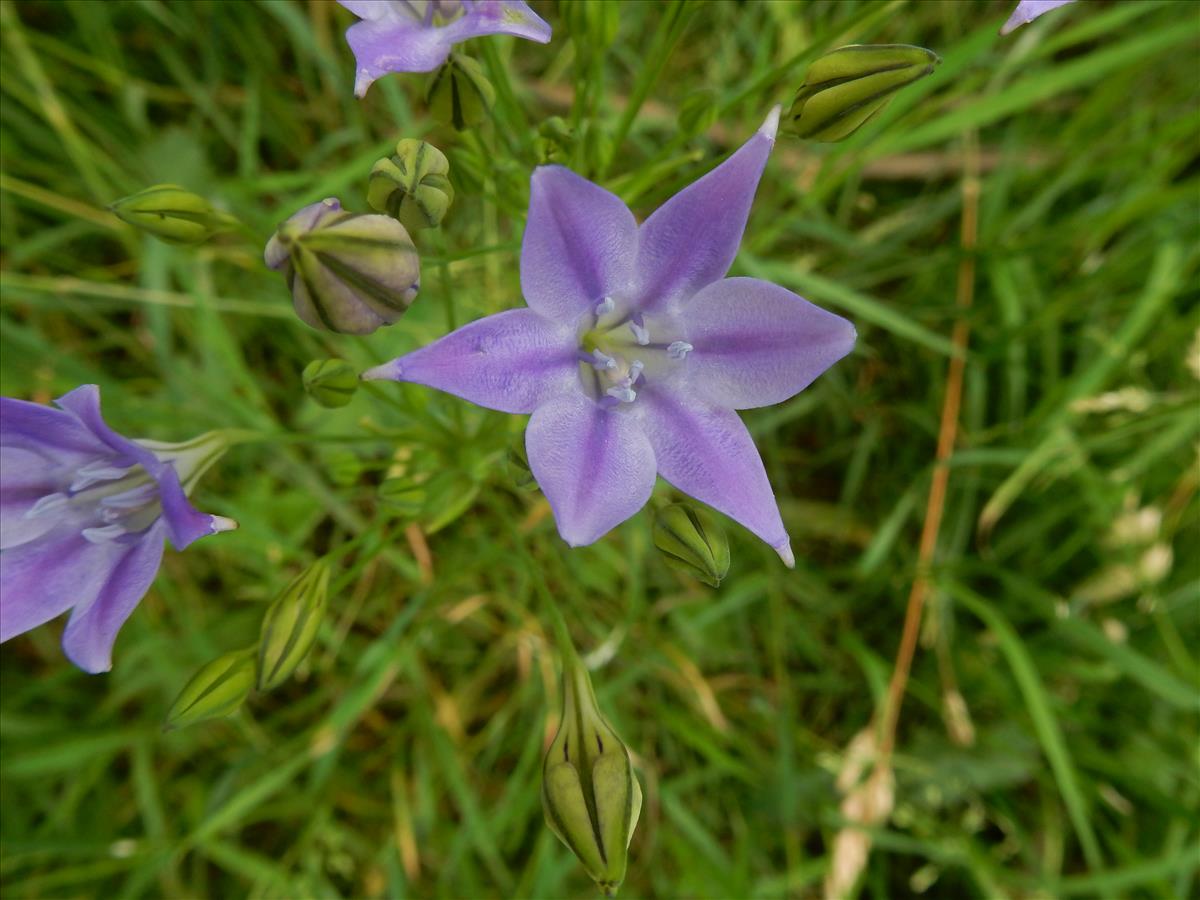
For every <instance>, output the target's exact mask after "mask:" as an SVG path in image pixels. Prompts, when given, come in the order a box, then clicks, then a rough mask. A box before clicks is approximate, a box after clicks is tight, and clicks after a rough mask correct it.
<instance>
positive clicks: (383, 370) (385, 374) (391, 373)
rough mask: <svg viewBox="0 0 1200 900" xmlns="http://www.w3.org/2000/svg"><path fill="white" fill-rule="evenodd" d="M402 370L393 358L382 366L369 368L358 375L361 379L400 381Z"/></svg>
mask: <svg viewBox="0 0 1200 900" xmlns="http://www.w3.org/2000/svg"><path fill="white" fill-rule="evenodd" d="M400 372H401V369H400V366H398V365H397V364H396V361H395V360H392V361H391V362H388V363H384V364H383V365H382V366H376V367H375V368H373V369H367V371H365V372H363V373H362V374H361V375H359V376H358V377H359V380H360V381H399V380H400Z"/></svg>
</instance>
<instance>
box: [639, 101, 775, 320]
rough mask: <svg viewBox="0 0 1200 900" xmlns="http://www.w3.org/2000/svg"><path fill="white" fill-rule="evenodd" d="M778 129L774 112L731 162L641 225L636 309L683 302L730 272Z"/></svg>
mask: <svg viewBox="0 0 1200 900" xmlns="http://www.w3.org/2000/svg"><path fill="white" fill-rule="evenodd" d="M778 125H779V107H776V108H775V109H773V110H772V111H771V114H770V115H769V116H768V117H767V120H766V122H764V123H763V125H762V127H761V128H760V129H759V130H758V131H757V132H755V134H754V136H753V137H752V138H750V140H748V141H746V143H744V144H743V145H742V146H741V149H739V150H738V151H737V152H736V153H734V154H733V156H731V157H729V159H727V160H725V162H723V163H721V165H719V166H717V167H716V168H715V169H713V170H712V171H711V172H709V173H708V174H707V175H705V176H704V177H703V178H701V179H699V180H698V181H695V182H693V183H692V184H690V185H688V186H687V187H686V188H684V189H683V190H682V191H680V192H679V193H678V194H676V195H675V196H674V197H672V198H671V199H670V200H668V201H667V202H666V203H664V204H663V205H662V206H660V207H659V208H658V209H657V210H655V212H654V214H653V215H652V216H650V218H649V219H647V220H646V221H645V222H644V223H643V224H642V227H641V230H640V231H639V232H638V256H637V273H636V277H637V293H636V297H637V300H636V305H637V306H638V307H639V308H640V309H643V310H646V311H655V310H661V309H663V308H666V307H668V306H670V305H672V304H674V303H677V302H679V301H681V300H686V299H687V298H688V297H691V296H692V295H693V294H695V293H696V292H697V291H698V290H700V288H702V287H704V286H705V285H707V284H710V283H712V282H714V281H716V280H717V279H719V278H723V277H724V275H725V273H726V272H728V271H729V266H730V265H731V264H732V263H733V258H734V257H735V256H737V251H738V245H739V244H740V243H741V242H742V232H743V231H745V230H746V219H747V218H748V217H749V215H750V205H751V203H753V202H754V192H755V190H756V189H757V188H758V179H759V177H760V176H761V175H762V172H763V168H764V167H765V166H766V164H767V157H768V156H770V154H771V148H772V147H773V146H774V145H775V131H776V129H777V127H778Z"/></svg>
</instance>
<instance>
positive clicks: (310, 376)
mask: <svg viewBox="0 0 1200 900" xmlns="http://www.w3.org/2000/svg"><path fill="white" fill-rule="evenodd" d="M300 377H301V378H302V379H303V380H304V392H305V393H306V394H308V396H310V397H312V398H313V399H314V400H316V401H317V403H319V404H321V406H324V407H325V408H326V409H337V408H338V407H339V406H345V405H346V404H347V403H349V402H350V401H351V400H352V399H353V398H354V392H355V391H356V390H358V373H357V372H355V371H354V367H353V366H352V365H350V363H348V362H346V361H345V360H344V359H314V360H313V361H312V362H310V363H309V364H308V365H307V366H305V367H304V372H303V374H302V375H301V376H300Z"/></svg>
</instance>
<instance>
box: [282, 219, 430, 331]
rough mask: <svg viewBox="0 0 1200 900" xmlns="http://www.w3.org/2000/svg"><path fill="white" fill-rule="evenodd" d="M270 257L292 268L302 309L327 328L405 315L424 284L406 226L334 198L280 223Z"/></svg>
mask: <svg viewBox="0 0 1200 900" xmlns="http://www.w3.org/2000/svg"><path fill="white" fill-rule="evenodd" d="M264 259H265V260H266V263H267V265H268V266H269V267H270V268H272V269H277V270H281V271H282V272H283V273H284V277H285V278H286V279H287V283H288V287H289V288H290V289H291V291H292V302H293V304H294V305H295V307H296V315H298V316H299V317H300V318H301V319H303V320H304V321H305V322H306V323H307V324H309V325H311V326H312V327H313V328H317V329H319V330H322V331H336V332H339V333H341V334H370V333H371V332H372V331H374V330H375V329H377V328H379V327H380V326H381V325H390V324H392V323H393V322H395V321H396V320H397V319H399V318H400V317H401V316H402V315H404V313H405V312H407V310H408V307H409V306H411V305H412V302H413V300H414V299H415V298H416V296H417V290H418V288H419V287H420V278H421V265H420V261H419V260H418V259H417V251H416V248H415V247H413V242H412V239H411V238H410V237H409V236H408V232H407V231H405V230H404V226H403V225H401V224H400V223H399V222H397V221H396V220H395V219H392V218H389V217H387V216H372V215H362V214H359V213H351V212H346V211H345V210H344V209H342V206H341V204H340V203H338V201H337V200H334V199H332V198H330V199H328V200H322V201H321V202H320V203H313V204H312V205H310V206H306V207H304V209H302V210H300V211H299V212H298V213H296V214H295V215H294V216H292V217H291V218H290V219H288V220H287V221H286V222H284V223H283V224H282V225H280V226H279V230H278V231H276V232H275V236H274V237H272V238H271V240H270V241H269V242H268V243H267V249H266V253H265V254H264Z"/></svg>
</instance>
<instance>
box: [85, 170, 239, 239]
mask: <svg viewBox="0 0 1200 900" xmlns="http://www.w3.org/2000/svg"><path fill="white" fill-rule="evenodd" d="M108 208H109V209H110V210H112V212H113V214H114V215H115V216H116V217H117V218H118V219H120V220H121V221H122V222H125V223H127V224H129V225H132V226H133V227H135V228H139V229H141V230H142V231H145V232H147V233H149V234H152V235H154V236H155V237H156V238H159V239H160V240H164V241H166V242H168V243H170V244H201V243H203V242H204V241H207V240H208V239H209V238H210V237H212V236H213V235H214V234H216V233H217V232H218V231H224V230H226V229H228V228H231V227H233V226H235V225H236V224H237V220H236V219H234V218H233V217H232V216H230V215H229V214H228V213H222V212H218V211H217V210H215V209H213V208H212V204H210V203H209V202H208V201H207V200H205V199H204V198H203V197H201V196H200V195H199V194H193V193H192V192H191V191H189V190H186V189H185V188H181V187H180V186H179V185H177V184H156V185H155V186H154V187H148V188H146V189H145V190H144V191H138V192H137V193H136V194H131V195H130V196H128V197H122V198H121V199H120V200H117V201H114V202H113V203H112V204H111V205H110V206H109V207H108Z"/></svg>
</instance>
